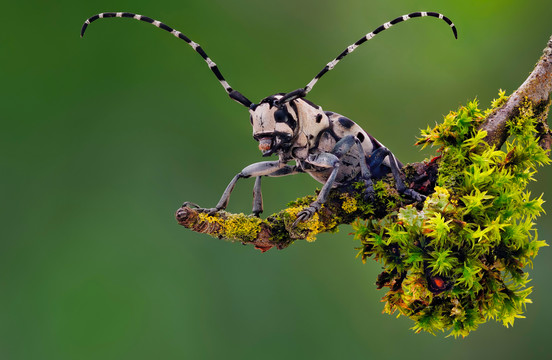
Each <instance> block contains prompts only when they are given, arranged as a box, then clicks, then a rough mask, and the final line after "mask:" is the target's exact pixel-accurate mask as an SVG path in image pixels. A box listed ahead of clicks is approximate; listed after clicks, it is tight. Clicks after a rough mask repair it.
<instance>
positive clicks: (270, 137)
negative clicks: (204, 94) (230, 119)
mask: <svg viewBox="0 0 552 360" xmlns="http://www.w3.org/2000/svg"><path fill="white" fill-rule="evenodd" d="M425 16H431V17H435V18H439V19H441V20H443V21H445V22H446V23H447V24H448V25H449V26H450V27H451V29H452V31H453V33H454V37H455V38H457V37H458V36H457V31H456V27H455V26H454V24H453V23H452V21H451V20H450V19H449V18H447V17H446V16H444V15H442V14H439V13H436V12H414V13H411V14H408V15H403V16H399V17H398V18H396V19H394V20H391V21H389V22H386V23H385V24H383V25H381V26H379V27H378V28H376V29H375V30H374V31H372V32H370V33H368V34H366V35H365V36H363V37H362V38H360V39H359V40H358V41H357V42H355V43H353V44H351V45H349V46H348V47H347V48H346V49H345V50H343V52H341V54H339V55H338V56H337V57H336V58H335V59H333V60H332V61H330V62H329V63H328V64H327V65H326V66H325V67H324V68H323V69H322V70H321V71H320V72H319V73H318V74H317V75H316V76H315V77H314V78H313V79H312V80H311V81H310V82H309V83H308V84H307V85H306V86H305V87H304V88H299V89H297V90H294V91H292V92H288V93H279V94H275V95H271V96H269V97H266V98H264V99H263V100H261V102H260V103H258V104H254V103H253V102H251V101H250V100H249V99H248V98H246V97H245V96H244V95H242V94H241V93H240V92H238V91H237V90H234V89H232V87H230V85H229V84H228V82H227V81H226V80H225V79H224V77H223V76H222V74H221V72H220V70H219V68H218V67H217V65H216V64H215V63H214V62H213V61H212V60H211V59H210V58H209V56H207V54H206V53H205V51H204V50H203V49H202V48H201V46H200V45H199V44H198V43H196V42H194V41H192V40H191V39H189V38H188V37H187V36H186V35H184V34H182V33H181V32H180V31H178V30H175V29H173V28H171V27H170V26H167V25H165V24H163V23H162V22H160V21H157V20H154V19H152V18H149V17H147V16H142V15H137V14H132V13H128V12H106V13H101V14H97V15H94V16H92V17H91V18H89V19H87V20H86V21H85V22H84V24H83V26H82V29H81V37H83V36H84V32H85V31H86V28H87V27H88V25H90V23H92V22H93V21H96V20H98V19H101V18H112V17H119V18H132V19H136V20H140V21H144V22H147V23H150V24H153V25H155V26H157V27H158V28H160V29H163V30H165V31H168V32H169V33H171V34H173V35H174V36H176V37H177V38H179V39H182V40H184V41H185V42H187V43H188V44H189V45H190V46H191V47H192V48H193V49H194V50H195V51H196V52H197V53H198V54H199V55H201V57H202V58H203V59H204V60H205V62H206V63H207V65H208V66H209V68H210V69H211V71H212V72H213V74H215V76H216V77H217V79H218V81H219V82H220V84H221V85H222V86H223V87H224V90H226V92H227V93H228V95H229V96H230V98H231V99H233V100H235V101H236V102H238V103H240V104H241V105H243V106H245V107H246V108H248V109H249V114H250V121H251V125H252V126H253V138H254V139H255V140H256V141H258V142H259V150H260V151H261V152H262V155H263V156H270V155H272V154H276V155H278V160H276V161H263V162H258V163H254V164H251V165H249V166H247V167H245V168H244V169H243V170H242V171H240V172H239V173H238V174H237V175H236V176H234V178H233V179H232V180H231V181H230V183H229V184H228V186H227V187H226V190H224V193H223V194H222V197H221V198H220V200H219V202H218V203H217V205H216V206H215V207H214V208H210V209H202V208H199V206H197V205H195V204H193V203H188V202H187V203H184V205H186V206H188V205H192V206H195V207H197V208H199V210H200V211H205V212H208V213H210V214H213V213H215V212H217V211H219V210H223V209H225V208H226V206H227V205H228V201H229V199H230V193H231V192H232V190H233V189H234V186H235V185H236V182H237V181H238V180H239V179H241V178H249V177H255V185H254V187H253V209H252V212H253V214H254V215H255V216H259V214H260V213H262V212H263V201H262V195H261V178H262V177H263V176H284V175H292V174H297V173H305V172H306V173H308V174H309V175H311V176H312V177H313V178H314V179H316V180H317V181H319V182H320V183H322V184H324V185H323V186H322V189H321V190H320V193H319V194H318V197H317V199H316V200H315V201H314V202H312V203H311V204H310V206H309V207H307V208H306V209H304V210H302V211H301V212H300V213H299V214H298V216H297V220H296V221H295V222H294V223H293V226H296V225H297V223H298V222H300V221H305V220H308V219H309V218H311V217H312V216H313V215H314V214H315V213H316V212H317V211H318V210H319V209H320V207H321V205H322V204H323V203H325V202H326V200H327V197H328V194H329V192H330V190H331V188H332V187H340V186H344V185H348V184H350V183H352V182H355V181H363V182H364V184H365V187H366V192H365V195H366V198H367V199H371V198H373V196H374V188H373V184H372V181H373V180H375V179H379V178H381V177H383V176H385V175H387V174H388V173H389V172H391V173H392V175H393V178H394V179H395V184H396V187H397V190H398V191H399V193H401V194H404V195H406V196H409V197H410V198H412V199H413V200H415V201H422V200H423V199H424V198H425V196H424V195H421V194H419V193H418V192H416V191H414V190H412V189H409V188H407V187H406V186H405V184H404V182H403V181H402V179H401V168H402V166H403V165H402V164H401V162H400V161H398V160H397V158H396V157H395V156H394V155H393V153H392V152H391V151H389V150H388V149H387V148H386V147H385V146H383V144H381V143H380V142H379V141H377V140H376V139H375V138H374V137H372V136H371V135H370V134H368V133H367V132H365V131H364V130H363V129H362V128H361V127H360V126H358V125H357V124H356V123H355V122H353V121H352V120H350V119H348V118H346V117H345V116H342V115H339V114H336V113H334V112H331V111H324V110H322V108H321V107H320V106H318V105H315V104H313V103H312V102H310V101H308V100H307V99H305V97H306V95H307V94H308V93H309V92H310V91H311V90H312V88H313V86H314V85H315V84H316V82H317V81H318V80H320V78H321V77H322V76H323V75H324V74H325V73H327V72H328V71H330V70H332V69H333V68H334V66H335V65H337V63H338V62H339V61H341V60H342V59H343V58H344V57H345V56H347V55H348V54H350V53H352V52H353V51H354V50H355V49H356V48H357V47H359V46H360V45H362V44H363V43H364V42H366V41H367V40H370V39H372V38H373V37H374V36H376V35H377V34H379V33H380V32H382V31H383V30H386V29H389V28H390V27H391V26H393V25H396V24H398V23H400V22H403V21H406V20H409V19H413V18H417V17H425ZM292 160H293V161H294V162H295V165H288V163H289V162H290V161H292Z"/></svg>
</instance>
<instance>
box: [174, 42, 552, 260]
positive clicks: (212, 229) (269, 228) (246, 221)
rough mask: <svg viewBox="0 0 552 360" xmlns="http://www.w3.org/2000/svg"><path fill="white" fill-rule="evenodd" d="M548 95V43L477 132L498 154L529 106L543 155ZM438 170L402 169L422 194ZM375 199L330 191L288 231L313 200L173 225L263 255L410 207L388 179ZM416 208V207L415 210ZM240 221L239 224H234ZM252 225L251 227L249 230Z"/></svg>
mask: <svg viewBox="0 0 552 360" xmlns="http://www.w3.org/2000/svg"><path fill="white" fill-rule="evenodd" d="M551 92H552V37H551V38H550V40H549V41H548V44H547V46H546V48H545V49H544V52H543V55H542V57H541V58H540V59H539V61H538V63H537V64H536V66H535V68H534V69H533V71H532V72H531V74H530V75H529V77H528V78H527V79H526V80H525V82H524V83H523V84H522V85H521V86H520V87H519V88H518V89H517V90H516V91H515V92H514V93H513V94H512V95H511V96H510V97H509V99H508V100H507V101H506V103H504V104H503V105H502V106H501V107H499V108H498V109H496V110H495V111H493V112H492V113H491V114H489V116H488V117H487V118H486V119H485V121H484V122H483V123H482V124H481V126H480V129H482V130H485V131H487V137H486V139H485V140H486V142H487V143H488V144H490V145H495V146H496V148H500V147H501V146H502V145H503V144H504V142H505V141H506V139H507V137H508V131H507V127H506V123H507V121H508V120H510V119H513V118H515V117H517V116H519V114H520V110H521V109H523V108H527V107H528V106H531V107H532V109H533V111H534V115H535V118H536V119H537V120H538V125H537V135H536V136H537V137H538V139H539V145H540V146H541V147H542V148H544V149H545V150H550V149H551V147H552V133H551V131H550V128H549V126H548V124H547V122H546V119H547V117H548V111H549V106H550V94H551ZM438 167H439V158H438V157H437V158H434V159H433V160H431V161H429V162H419V163H413V164H409V165H407V166H405V168H404V169H403V172H404V175H405V182H406V184H408V186H409V187H410V188H412V189H414V190H416V191H418V192H420V193H422V194H425V195H428V194H431V193H432V192H433V189H434V187H435V181H436V180H437V173H438ZM376 191H377V193H376V199H374V200H372V201H370V202H366V201H364V199H363V197H362V195H359V194H360V193H362V191H360V190H358V189H355V188H354V187H353V186H351V187H349V188H341V189H333V190H332V191H331V193H330V196H329V199H328V201H327V203H326V204H324V206H323V207H322V209H321V210H320V211H319V212H318V216H316V218H315V219H312V220H309V221H307V222H306V223H300V224H299V225H298V226H296V227H293V226H292V223H293V222H294V221H295V215H296V213H297V211H298V210H300V209H302V207H304V206H306V205H308V203H309V202H311V201H313V200H314V197H313V196H307V197H305V198H302V199H298V201H297V202H296V203H295V204H292V205H291V206H290V207H289V208H287V209H284V210H282V211H281V212H279V213H276V214H272V215H271V216H269V217H267V218H266V219H264V220H260V219H258V218H255V217H253V216H250V217H246V216H244V215H243V214H240V215H237V214H230V213H227V212H225V211H219V212H218V213H216V214H214V215H213V216H208V215H207V214H205V213H202V212H201V210H198V209H195V208H193V207H189V206H183V207H181V208H180V209H178V210H177V212H176V219H177V221H178V223H179V224H180V225H182V226H184V227H186V228H188V229H190V230H192V231H195V232H199V233H205V234H209V235H212V236H215V237H218V238H223V239H227V240H231V241H240V242H242V243H244V244H252V245H254V246H255V247H256V248H257V249H260V250H261V251H262V252H265V251H267V250H269V249H270V248H272V247H276V248H278V249H283V248H286V247H287V246H289V245H290V244H291V243H293V242H294V241H295V240H304V239H306V240H313V238H314V236H315V235H316V234H317V233H320V232H326V231H335V230H336V229H337V226H338V225H340V224H350V223H352V222H353V221H355V219H374V218H375V219H381V218H382V217H383V216H385V215H386V214H388V213H390V212H392V211H397V210H398V209H399V208H400V207H402V206H405V205H407V204H410V203H412V201H411V200H408V199H405V198H403V197H401V196H399V195H398V194H397V192H396V190H395V187H394V181H393V178H392V176H388V177H387V178H384V179H383V181H382V182H380V186H379V189H376ZM417 205H418V206H421V204H417ZM238 220H239V222H238ZM236 223H237V224H239V225H238V227H239V226H241V227H243V228H245V227H246V226H254V229H253V230H252V231H249V232H247V233H240V232H239V231H237V232H236V231H232V232H230V231H228V229H227V228H228V226H229V224H232V225H233V226H235V224H236ZM252 224H253V225H252Z"/></svg>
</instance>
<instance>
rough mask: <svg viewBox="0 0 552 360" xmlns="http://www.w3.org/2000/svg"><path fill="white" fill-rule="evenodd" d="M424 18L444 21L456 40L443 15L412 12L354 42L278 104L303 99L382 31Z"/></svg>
mask: <svg viewBox="0 0 552 360" xmlns="http://www.w3.org/2000/svg"><path fill="white" fill-rule="evenodd" d="M424 16H432V17H436V18H439V19H441V20H444V21H445V22H446V23H447V24H449V26H450V27H451V29H452V32H453V33H454V37H455V38H458V33H457V31H456V26H454V24H453V23H452V21H451V20H450V19H449V18H448V17H446V16H445V15H443V14H439V13H436V12H425V11H422V12H414V13H412V14H408V15H403V16H399V17H398V18H396V19H394V20H391V21H389V22H386V23H385V24H383V25H381V26H379V27H378V28H377V29H375V30H374V31H372V32H370V33H368V34H366V35H365V36H363V37H362V38H360V39H359V40H358V41H357V42H355V43H354V44H351V45H349V46H348V47H347V48H346V49H345V50H344V51H343V52H342V53H341V54H339V56H338V57H336V58H335V59H333V60H332V61H330V62H329V63H328V64H327V65H326V66H325V67H324V69H322V71H320V72H319V73H318V75H316V76H315V77H314V79H312V80H311V81H310V82H309V83H308V84H307V86H305V87H304V88H301V89H297V90H294V91H292V92H290V93H288V94H286V95H284V97H283V98H281V99H280V103H284V102H288V101H291V100H294V99H297V98H298V97H304V96H306V95H307V94H308V93H309V91H311V90H312V88H313V87H314V85H315V84H316V82H317V81H318V80H320V78H321V77H322V76H323V75H324V74H325V73H327V72H328V71H330V70H331V69H333V68H334V67H335V65H337V63H338V62H340V61H341V59H343V58H344V57H345V56H347V55H349V54H350V53H352V52H353V51H354V50H355V49H356V48H357V47H359V46H360V45H362V44H363V43H364V42H366V41H367V40H370V39H372V38H373V37H374V36H376V35H377V34H379V33H380V32H382V31H383V30H387V29H389V28H390V27H391V26H393V25H395V24H398V23H400V22H403V21H406V20H409V19H413V18H416V17H424Z"/></svg>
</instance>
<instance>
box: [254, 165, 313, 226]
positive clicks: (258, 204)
mask: <svg viewBox="0 0 552 360" xmlns="http://www.w3.org/2000/svg"><path fill="white" fill-rule="evenodd" d="M301 172H303V171H302V170H301V169H300V168H298V167H297V166H289V165H286V166H284V167H281V168H280V169H277V170H276V171H274V172H272V173H270V174H266V175H264V176H270V177H278V176H286V175H294V174H298V173H301ZM261 177H262V176H257V177H256V178H255V185H254V186H253V210H251V212H252V213H253V215H255V216H257V217H258V216H259V214H260V213H262V212H263V194H262V193H261Z"/></svg>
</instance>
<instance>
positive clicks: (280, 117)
mask: <svg viewBox="0 0 552 360" xmlns="http://www.w3.org/2000/svg"><path fill="white" fill-rule="evenodd" d="M274 120H276V122H279V123H282V122H286V120H287V114H286V111H285V110H283V109H278V110H276V111H275V112H274Z"/></svg>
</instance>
